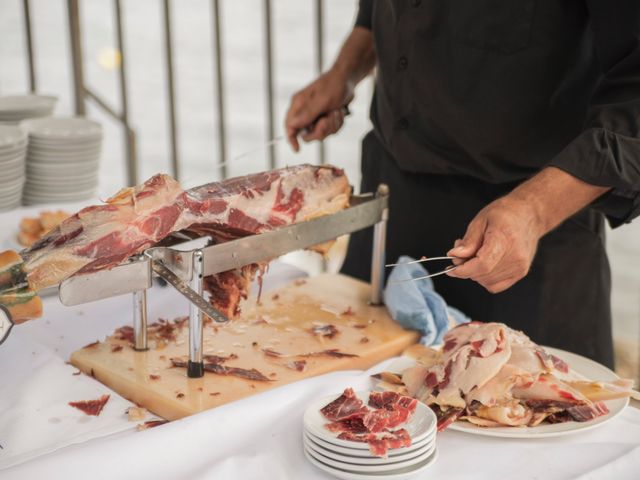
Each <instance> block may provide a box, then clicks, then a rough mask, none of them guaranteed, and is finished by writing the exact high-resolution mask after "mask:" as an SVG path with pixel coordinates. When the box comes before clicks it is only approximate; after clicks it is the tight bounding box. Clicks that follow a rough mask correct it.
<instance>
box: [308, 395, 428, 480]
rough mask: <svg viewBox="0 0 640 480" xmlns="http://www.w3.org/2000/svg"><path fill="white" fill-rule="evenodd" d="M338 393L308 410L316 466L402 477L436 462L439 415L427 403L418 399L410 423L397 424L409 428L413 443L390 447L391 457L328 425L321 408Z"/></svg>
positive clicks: (352, 475)
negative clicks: (342, 435) (341, 436)
mask: <svg viewBox="0 0 640 480" xmlns="http://www.w3.org/2000/svg"><path fill="white" fill-rule="evenodd" d="M356 395H357V396H358V398H360V399H361V400H362V401H363V402H364V404H365V405H366V404H367V402H368V401H369V392H358V393H357V394H356ZM337 397H338V395H331V396H329V397H327V398H323V399H321V400H318V401H317V402H315V403H314V404H312V405H311V406H310V407H309V408H308V409H307V411H306V412H305V414H304V433H303V443H304V454H305V456H306V457H307V459H308V460H309V461H310V462H311V463H313V464H314V465H315V466H316V467H318V468H320V469H321V470H324V471H325V472H327V473H329V474H331V475H333V476H334V477H336V478H342V479H346V480H368V479H386V480H400V479H408V478H414V477H415V476H417V475H419V474H420V473H422V472H424V470H426V469H427V468H429V466H431V465H432V464H433V463H434V462H435V460H436V458H437V455H438V452H437V449H436V425H437V421H436V416H435V414H434V413H433V411H432V410H431V409H430V408H429V407H427V406H426V405H424V404H423V403H418V405H417V407H416V411H415V412H414V413H413V415H412V416H411V418H410V419H409V421H408V422H407V423H406V424H403V425H399V426H398V427H397V428H404V429H406V430H407V431H408V432H409V435H410V436H411V446H410V447H403V448H398V449H392V450H389V451H388V455H387V458H381V457H376V456H374V455H372V454H371V452H370V451H369V446H368V444H366V443H360V442H352V441H347V440H341V439H339V438H338V436H337V434H335V433H332V432H330V431H329V430H327V429H326V428H325V427H324V426H325V424H327V423H328V421H327V419H326V418H324V417H323V416H322V414H321V413H320V409H321V408H322V407H324V406H325V405H327V404H328V403H329V402H332V401H333V400H335V399H336V398H337ZM420 478H425V477H420Z"/></svg>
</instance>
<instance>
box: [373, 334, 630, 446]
mask: <svg viewBox="0 0 640 480" xmlns="http://www.w3.org/2000/svg"><path fill="white" fill-rule="evenodd" d="M443 341H444V344H443V347H442V349H440V350H435V349H430V348H428V347H423V346H415V348H414V347H412V349H410V351H409V352H407V353H408V355H409V356H411V357H412V358H413V359H414V360H413V365H412V366H410V367H409V368H406V367H407V366H406V364H405V365H403V368H402V369H399V368H397V369H396V371H400V370H402V373H401V374H400V376H395V377H394V375H393V374H388V375H387V377H384V375H379V376H378V378H382V377H384V378H386V379H387V380H384V378H383V381H385V382H386V384H385V385H386V386H387V387H390V388H394V389H395V390H396V391H398V392H400V393H403V394H408V395H410V396H411V397H413V398H416V399H419V400H420V401H421V402H424V403H425V404H427V405H429V406H430V407H431V408H432V409H433V410H434V412H435V414H436V417H437V419H438V430H439V431H442V430H444V429H445V428H451V429H453V430H458V431H463V432H467V433H473V434H478V435H487V436H495V437H510V438H543V437H554V436H560V435H568V434H572V433H576V432H582V431H586V430H589V429H592V428H594V427H597V426H600V425H603V424H604V423H606V422H608V421H610V420H611V419H613V418H614V417H615V416H616V415H618V414H619V413H620V412H621V411H622V410H623V409H624V408H625V407H626V406H627V404H628V403H629V396H630V394H631V387H632V385H633V382H631V381H629V380H623V379H620V378H619V377H618V376H617V375H616V374H615V373H614V372H612V371H611V370H609V369H608V368H606V367H604V366H603V365H600V364H598V363H596V362H594V361H592V360H589V359H587V358H584V357H581V356H579V355H576V354H573V353H569V352H564V351H562V350H557V349H554V348H547V347H541V346H539V345H536V344H535V343H534V342H532V341H531V340H530V339H529V338H528V337H527V336H526V335H524V334H523V333H522V332H518V331H515V330H512V329H511V328H509V327H507V326H506V325H504V324H501V323H481V322H470V323H467V324H463V325H459V326H457V327H455V328H453V329H452V330H450V331H449V332H448V333H447V334H446V335H445V336H444V339H443ZM404 360H407V359H406V358H404ZM394 378H395V380H396V382H395V385H390V384H389V382H391V383H393V380H394Z"/></svg>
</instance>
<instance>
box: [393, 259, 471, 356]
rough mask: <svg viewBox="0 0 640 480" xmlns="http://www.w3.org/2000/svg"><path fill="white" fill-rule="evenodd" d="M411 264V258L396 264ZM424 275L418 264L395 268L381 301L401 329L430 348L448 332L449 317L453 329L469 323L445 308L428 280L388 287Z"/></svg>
mask: <svg viewBox="0 0 640 480" xmlns="http://www.w3.org/2000/svg"><path fill="white" fill-rule="evenodd" d="M412 260H414V259H413V258H411V257H408V256H402V257H400V258H399V259H398V262H397V263H401V264H402V263H406V262H411V261H412ZM428 274H429V273H428V272H427V270H426V269H425V268H424V267H423V266H422V264H420V263H413V264H411V265H397V266H395V267H394V268H393V270H392V271H391V273H390V274H389V278H388V280H387V287H386V288H385V291H384V301H385V304H386V305H387V308H388V309H389V312H390V313H391V317H392V318H393V319H394V320H395V321H396V322H398V323H399V324H400V325H402V326H403V327H405V328H409V329H412V330H417V331H419V332H420V333H421V334H422V339H421V340H420V342H421V343H423V344H425V345H434V344H438V343H441V342H442V337H443V336H444V334H445V333H446V332H447V330H449V316H451V318H453V320H454V321H455V323H456V325H458V324H460V323H465V322H468V321H469V320H470V319H469V318H468V317H467V316H466V315H465V314H464V313H462V312H461V311H460V310H458V309H456V308H454V307H450V306H448V305H447V302H445V301H444V299H443V298H442V297H441V296H440V295H438V293H436V291H435V290H434V288H433V282H432V281H431V279H430V278H425V279H423V280H416V281H414V282H403V283H392V282H395V281H398V280H405V279H407V278H416V277H422V276H424V275H428Z"/></svg>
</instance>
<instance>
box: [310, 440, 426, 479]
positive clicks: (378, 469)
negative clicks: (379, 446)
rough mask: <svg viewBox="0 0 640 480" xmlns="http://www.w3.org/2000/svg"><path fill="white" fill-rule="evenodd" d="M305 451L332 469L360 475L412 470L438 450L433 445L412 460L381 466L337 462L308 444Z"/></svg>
mask: <svg viewBox="0 0 640 480" xmlns="http://www.w3.org/2000/svg"><path fill="white" fill-rule="evenodd" d="M305 449H306V451H307V453H308V454H309V455H311V456H312V457H314V458H315V459H316V460H319V461H321V462H323V463H326V464H327V465H329V466H330V467H334V468H339V469H344V470H352V471H355V472H359V473H387V472H390V471H393V470H400V469H402V468H412V467H414V466H415V465H417V464H420V463H422V462H424V461H425V460H427V459H428V458H429V457H431V455H432V454H433V451H434V450H435V449H436V446H435V444H433V445H431V447H429V449H427V450H426V451H424V452H422V453H419V454H418V455H416V456H415V457H414V458H410V459H407V460H402V461H400V462H392V463H389V462H388V461H387V463H382V464H379V465H371V464H368V465H363V464H360V463H350V462H342V461H339V460H336V459H335V458H334V457H328V456H326V455H323V454H322V453H320V452H318V451H317V450H314V449H313V448H311V447H309V446H308V444H305Z"/></svg>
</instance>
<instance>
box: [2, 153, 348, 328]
mask: <svg viewBox="0 0 640 480" xmlns="http://www.w3.org/2000/svg"><path fill="white" fill-rule="evenodd" d="M349 194H350V186H349V181H348V180H347V177H346V175H345V174H344V172H343V171H342V170H340V169H338V168H335V167H332V166H328V165H324V166H313V165H299V166H295V167H289V168H282V169H279V170H272V171H268V172H262V173H257V174H253V175H247V176H244V177H238V178H232V179H228V180H224V181H222V182H215V183H210V184H207V185H203V186H200V187H195V188H192V189H190V190H183V189H182V188H181V187H180V185H179V183H178V182H177V181H175V180H174V179H173V178H171V177H169V176H168V175H162V174H161V175H155V176H154V177H152V178H150V179H149V180H147V181H146V182H144V183H143V184H142V185H139V186H136V187H131V188H125V189H123V190H121V191H120V192H118V193H117V194H116V195H114V196H113V197H112V198H110V199H108V200H107V201H106V203H105V204H102V205H94V206H91V207H87V208H84V209H82V210H80V211H79V212H77V213H76V214H74V215H71V216H70V217H69V218H67V219H66V220H65V221H63V222H62V223H61V224H60V225H59V226H58V227H57V228H55V229H54V230H52V231H51V232H50V233H48V234H47V235H45V236H44V237H43V238H42V239H40V240H39V241H38V242H36V243H35V244H34V245H33V246H31V247H30V248H28V249H26V250H23V251H22V252H20V255H18V254H17V253H15V252H4V253H0V304H3V305H5V306H6V307H7V308H9V310H10V311H11V312H12V313H13V316H14V320H16V321H18V322H19V321H21V320H26V319H29V318H34V317H37V316H39V314H40V311H41V305H40V303H39V300H38V299H37V297H36V296H35V293H36V292H37V291H39V290H41V289H43V288H46V287H48V286H51V285H56V284H58V283H59V282H61V281H62V280H64V279H66V278H68V277H69V276H71V275H74V274H76V273H86V272H93V271H97V270H102V269H108V268H111V267H113V266H115V265H118V264H119V263H121V262H122V261H124V260H126V259H127V258H128V257H130V256H131V255H134V254H136V253H139V252H141V251H143V250H145V249H146V248H148V247H151V246H154V245H156V244H158V243H159V242H161V241H162V240H163V239H164V238H166V237H168V236H169V235H171V234H172V233H173V232H178V231H188V232H192V233H195V234H196V235H200V236H209V237H211V239H212V241H214V242H224V241H228V240H231V239H236V238H240V237H245V236H247V235H254V234H258V233H262V232H265V231H268V230H272V229H275V228H278V227H282V226H284V225H289V224H292V223H297V222H303V221H306V220H310V219H313V218H316V217H319V216H322V215H326V214H330V213H335V212H337V211H339V210H342V209H343V208H346V207H347V206H348V203H349ZM264 266H265V265H247V266H245V267H242V268H240V269H237V270H232V271H228V272H223V273H221V274H218V275H215V276H211V277H208V278H206V280H205V282H206V288H207V290H208V291H209V292H210V293H211V301H212V303H213V305H214V306H215V307H216V308H218V309H219V310H220V311H221V312H222V313H224V314H226V315H227V316H229V317H233V316H235V315H237V314H238V312H239V307H238V305H239V302H240V300H241V299H242V298H244V297H246V296H247V291H248V287H249V285H250V282H251V281H252V279H253V277H254V276H255V274H256V273H257V272H258V271H259V270H260V269H261V268H264Z"/></svg>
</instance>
